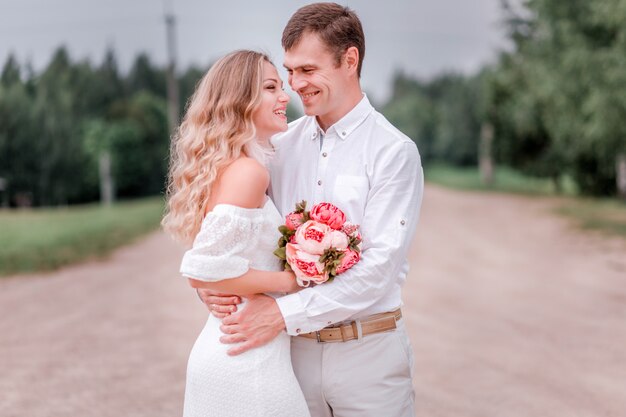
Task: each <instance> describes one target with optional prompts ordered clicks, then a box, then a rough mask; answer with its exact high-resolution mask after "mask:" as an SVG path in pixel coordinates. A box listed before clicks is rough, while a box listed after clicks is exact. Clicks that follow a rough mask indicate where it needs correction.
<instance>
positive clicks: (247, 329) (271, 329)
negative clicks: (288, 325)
mask: <svg viewBox="0 0 626 417" xmlns="http://www.w3.org/2000/svg"><path fill="white" fill-rule="evenodd" d="M284 328H285V320H284V319H283V316H282V314H281V313H280V309H279V308H278V304H276V300H274V299H273V298H272V297H268V296H267V295H262V294H261V295H254V296H252V297H250V298H248V304H247V305H246V307H245V308H244V309H242V310H241V311H240V312H238V313H236V314H231V315H229V316H228V317H226V318H224V319H223V320H222V326H220V329H221V330H222V332H223V333H224V336H222V337H221V338H220V342H222V343H226V344H230V343H240V344H239V345H237V346H235V347H232V348H230V349H228V354H229V355H231V356H234V355H239V354H241V353H243V352H245V351H248V350H250V349H253V348H256V347H259V346H263V345H264V344H266V343H268V342H270V341H271V340H273V339H274V338H275V337H276V336H278V334H279V333H280V332H281V331H282V330H283V329H284Z"/></svg>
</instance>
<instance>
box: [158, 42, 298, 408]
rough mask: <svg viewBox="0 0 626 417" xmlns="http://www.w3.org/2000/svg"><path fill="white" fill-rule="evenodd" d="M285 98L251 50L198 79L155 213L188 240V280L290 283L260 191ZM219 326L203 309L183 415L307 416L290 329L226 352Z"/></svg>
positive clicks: (267, 288) (268, 286)
mask: <svg viewBox="0 0 626 417" xmlns="http://www.w3.org/2000/svg"><path fill="white" fill-rule="evenodd" d="M288 101H289V97H288V96H287V95H286V94H285V92H284V91H283V90H282V81H281V80H280V78H279V77H278V73H277V71H276V68H275V67H274V65H272V63H271V62H270V60H269V59H268V57H267V56H265V55H263V54H260V53H258V52H253V51H237V52H233V53H231V54H229V55H227V56H225V57H223V58H222V59H220V60H219V61H217V62H216V63H215V64H214V65H213V66H212V67H211V69H210V70H209V72H207V74H206V75H205V76H204V78H203V79H202V81H201V82H200V84H199V85H198V87H197V89H196V92H195V93H194V95H193V97H192V99H191V101H190V104H189V107H188V109H187V114H186V115H185V118H184V120H183V122H182V124H181V126H180V129H179V131H178V134H177V136H176V137H175V140H174V142H173V147H172V153H171V167H170V174H169V186H168V212H167V214H166V216H165V218H164V219H163V226H164V228H165V229H166V230H167V231H168V232H169V233H171V234H172V235H173V236H174V237H176V238H178V239H179V240H181V241H182V242H185V243H191V242H192V241H193V247H192V248H191V249H190V250H188V251H187V252H186V253H185V255H184V257H183V261H182V265H181V273H182V274H183V276H185V277H187V278H188V279H189V283H190V284H191V286H192V287H194V288H210V289H213V290H217V291H221V292H225V293H229V294H237V295H241V296H246V295H251V294H256V293H267V292H269V293H272V292H279V293H285V292H292V291H296V290H297V288H298V287H297V284H296V281H295V277H294V275H293V274H292V273H290V272H284V271H281V268H280V263H279V262H278V259H277V258H276V257H275V256H274V255H273V253H272V252H273V250H274V248H275V245H276V242H277V241H278V238H279V232H278V230H277V227H278V226H279V225H280V224H281V223H282V218H281V216H280V215H279V213H278V211H277V209H276V207H275V206H274V204H273V202H272V201H271V200H269V199H268V197H267V196H266V195H265V191H266V189H267V187H268V184H269V173H268V171H267V169H266V168H265V166H264V162H265V160H266V159H267V158H268V157H269V156H271V145H270V142H269V139H270V137H271V136H272V135H274V134H276V133H278V132H281V131H285V130H286V129H287V118H286V116H285V110H286V107H287V102H288ZM244 300H245V299H244ZM244 304H245V301H244ZM244 308H245V307H244ZM220 324H221V323H220V321H219V320H218V319H216V318H214V317H213V316H209V319H208V320H207V323H206V325H205V327H204V329H203V330H202V332H201V333H200V336H198V339H197V340H196V343H195V345H194V347H193V349H192V351H191V355H190V357H189V363H188V365H187V386H186V390H185V406H184V416H185V417H200V416H202V417H209V416H219V417H228V416H233V417H235V416H236V417H241V416H247V417H251V416H258V417H261V416H263V417H270V416H271V417H277V416H284V417H309V412H308V410H307V407H306V403H305V400H304V396H303V394H302V391H301V390H300V387H299V385H298V382H297V380H296V378H295V376H294V373H293V370H292V368H291V357H290V339H289V336H287V334H286V333H283V334H281V335H279V337H277V338H276V339H274V340H273V341H272V342H271V343H269V344H267V345H266V346H263V347H261V348H257V349H254V350H251V351H249V352H247V353H245V354H242V355H239V356H228V355H227V353H226V350H227V346H226V345H223V344H221V343H220V342H219V338H220V336H222V333H221V332H220V329H219V326H220Z"/></svg>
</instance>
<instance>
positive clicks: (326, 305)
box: [277, 142, 424, 335]
mask: <svg viewBox="0 0 626 417" xmlns="http://www.w3.org/2000/svg"><path fill="white" fill-rule="evenodd" d="M377 164H378V165H379V167H378V168H377V170H376V177H375V178H373V179H372V184H371V188H370V192H369V196H368V201H367V204H366V207H365V211H364V216H363V220H362V223H361V234H362V237H363V252H362V257H361V260H360V261H359V262H358V263H357V264H356V265H355V266H353V267H352V268H351V269H349V270H348V271H346V272H345V273H344V274H342V275H340V276H338V277H337V278H335V279H334V280H333V281H332V282H330V283H325V284H323V285H318V286H315V287H313V288H307V289H305V290H303V291H300V292H299V293H296V294H291V295H288V296H285V297H281V298H279V299H278V300H277V303H278V307H279V308H280V310H281V313H282V316H283V318H284V321H285V323H286V329H287V333H289V334H291V335H297V334H301V333H308V332H311V331H316V330H319V329H322V328H324V327H326V326H328V325H329V324H331V323H337V322H340V321H343V320H346V319H347V318H349V317H351V316H353V315H355V314H357V313H359V312H360V311H363V310H365V309H367V308H369V307H371V306H372V305H374V304H375V303H376V302H378V301H379V300H380V299H381V298H382V297H384V296H385V295H386V294H388V292H389V289H390V287H391V286H393V285H395V284H396V282H397V280H398V277H399V275H400V274H401V268H402V267H403V265H405V262H406V257H407V253H408V250H409V246H410V244H411V242H412V240H413V237H414V235H415V230H416V227H417V222H418V219H419V212H420V206H421V201H422V196H423V189H424V185H423V184H424V182H423V172H422V167H421V162H420V158H419V153H418V152H417V148H416V147H415V144H413V143H412V142H402V143H398V144H396V145H394V146H391V147H390V148H389V149H387V150H386V152H385V153H384V154H382V155H380V156H379V157H378V160H377Z"/></svg>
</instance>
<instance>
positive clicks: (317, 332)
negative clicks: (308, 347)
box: [315, 330, 326, 343]
mask: <svg viewBox="0 0 626 417" xmlns="http://www.w3.org/2000/svg"><path fill="white" fill-rule="evenodd" d="M315 336H316V337H317V343H326V341H324V340H322V334H321V333H320V331H319V330H317V331H316V332H315Z"/></svg>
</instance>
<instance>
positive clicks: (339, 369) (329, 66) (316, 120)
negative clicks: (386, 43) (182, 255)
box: [200, 3, 423, 417]
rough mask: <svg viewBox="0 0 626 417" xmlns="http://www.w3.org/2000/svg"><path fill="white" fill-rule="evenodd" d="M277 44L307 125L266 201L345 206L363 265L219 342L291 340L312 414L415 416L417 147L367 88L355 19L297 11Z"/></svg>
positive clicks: (245, 321) (289, 140)
mask: <svg viewBox="0 0 626 417" xmlns="http://www.w3.org/2000/svg"><path fill="white" fill-rule="evenodd" d="M282 44H283V47H284V49H285V62H284V65H285V68H286V69H287V71H288V73H289V85H290V86H291V88H292V89H293V90H294V91H295V92H297V93H298V95H299V96H300V98H301V100H302V104H303V106H304V110H305V113H306V116H305V117H303V118H301V119H299V120H296V121H295V122H293V123H291V124H290V127H289V130H288V132H286V133H285V134H282V135H281V136H280V137H278V138H277V139H276V141H275V146H276V157H275V158H274V161H273V163H272V166H271V167H270V171H271V186H270V187H271V189H270V195H271V197H272V199H273V200H274V202H275V204H276V206H277V207H278V209H279V210H280V211H281V213H282V214H283V215H285V214H287V213H289V212H290V211H292V210H293V209H294V208H295V204H296V203H297V202H299V201H301V200H306V201H307V202H308V204H309V207H311V206H312V205H313V204H316V203H319V202H330V203H332V204H334V205H336V206H337V207H339V208H340V209H341V210H343V211H344V212H345V213H346V216H347V219H348V220H349V221H351V222H352V223H357V224H360V225H361V234H362V236H363V250H362V257H361V260H360V262H359V263H357V264H356V265H355V266H354V267H353V268H351V269H350V270H348V271H347V272H345V273H344V274H342V275H340V276H339V277H337V278H335V280H333V281H332V282H329V283H325V284H323V285H319V286H315V287H312V288H306V289H304V290H302V291H300V292H298V293H296V294H291V295H287V296H284V297H281V298H278V299H276V300H275V299H274V298H271V297H267V296H264V295H260V296H255V297H252V298H251V299H250V300H249V304H248V306H247V307H246V308H245V309H243V310H242V311H239V312H236V313H233V314H230V315H226V316H225V318H224V319H223V326H222V331H223V332H224V333H225V336H223V337H222V339H221V340H222V342H224V343H237V345H235V346H234V347H233V348H231V350H230V353H231V354H240V353H242V352H244V351H246V350H249V349H252V348H254V347H257V346H260V345H262V344H264V343H267V342H268V341H269V340H272V338H274V337H275V336H276V335H277V334H278V333H280V332H281V331H283V330H285V329H286V331H287V333H289V334H290V335H292V336H295V337H293V338H292V362H293V366H294V371H295V373H296V376H297V377H298V380H299V382H300V385H301V387H302V390H303V391H304V394H305V397H306V399H307V403H308V405H309V408H310V410H311V414H312V416H314V417H331V416H336V417H344V416H346V417H348V416H359V417H363V416H376V417H381V416H385V417H396V416H398V417H400V416H403V417H404V416H406V417H408V416H414V415H415V410H414V393H413V386H412V366H413V354H412V350H411V346H410V343H409V339H408V337H407V334H406V331H405V328H404V322H403V320H402V318H401V312H400V310H399V307H400V305H401V298H400V293H401V286H402V284H403V282H404V280H405V278H406V274H407V271H408V262H407V259H406V256H407V251H408V248H409V245H410V243H411V241H412V239H413V236H414V232H415V228H416V225H417V221H418V217H419V209H420V205H421V200H422V194H423V175H422V169H421V163H420V158H419V154H418V152H417V148H416V146H415V144H414V143H413V142H412V141H411V140H410V139H409V138H408V137H406V136H405V135H404V134H402V133H401V132H400V131H399V130H397V129H396V128H395V127H393V126H392V125H391V124H390V123H389V122H388V121H387V120H386V119H385V118H384V117H383V116H382V115H381V114H380V113H378V112H376V111H375V110H374V108H373V107H372V106H371V105H370V103H369V101H368V100H367V97H366V96H365V95H364V94H363V92H362V90H361V87H360V74H361V66H362V62H363V57H364V53H365V40H364V34H363V29H362V27H361V22H360V21H359V19H358V17H357V16H356V14H355V13H354V12H353V11H351V10H350V9H348V8H345V7H343V6H340V5H337V4H334V3H316V4H311V5H308V6H305V7H302V8H301V9H299V10H298V11H297V12H296V13H295V14H294V15H293V16H292V17H291V19H290V20H289V22H288V23H287V26H286V27H285V29H284V32H283V38H282ZM200 295H201V297H202V298H203V300H204V301H205V303H207V305H208V306H209V308H210V309H211V310H212V311H213V313H214V314H216V315H218V316H222V317H224V315H225V314H228V312H234V311H235V309H236V308H235V306H233V305H232V301H231V300H232V299H233V297H227V296H223V297H220V296H218V295H216V294H211V293H201V294H200ZM220 313H222V314H221V315H220ZM324 328H326V329H324ZM321 329H324V330H321Z"/></svg>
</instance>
